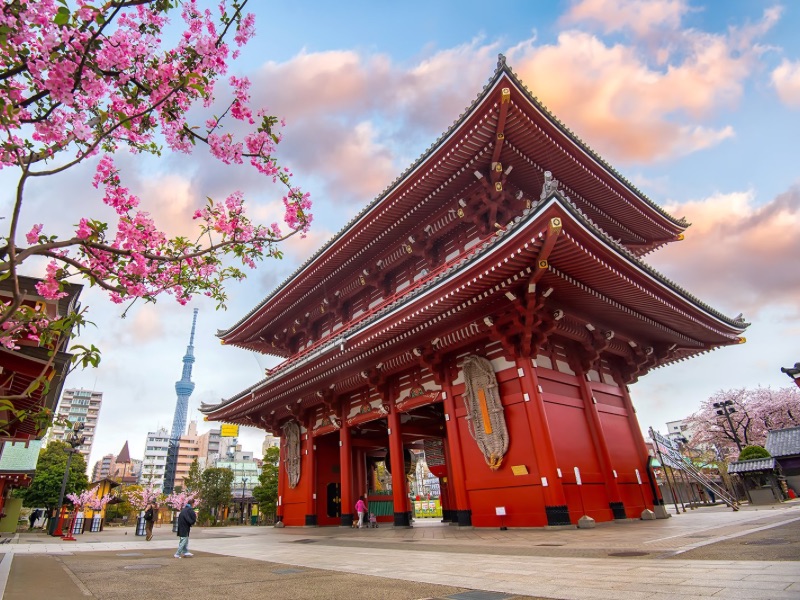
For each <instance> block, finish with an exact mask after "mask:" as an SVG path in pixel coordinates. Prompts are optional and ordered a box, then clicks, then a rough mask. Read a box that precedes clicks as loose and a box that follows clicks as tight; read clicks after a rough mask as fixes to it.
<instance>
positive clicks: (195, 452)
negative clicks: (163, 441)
mask: <svg viewBox="0 0 800 600" xmlns="http://www.w3.org/2000/svg"><path fill="white" fill-rule="evenodd" d="M199 438H200V436H198V435H197V421H191V422H190V423H189V428H188V430H187V432H186V435H183V436H181V438H180V440H179V442H178V461H177V463H176V467H175V487H176V488H178V487H180V488H181V489H184V483H183V480H184V478H185V477H186V476H187V475H188V474H189V469H190V468H191V466H192V463H193V462H194V461H197V462H198V464H199V463H200V439H199Z"/></svg>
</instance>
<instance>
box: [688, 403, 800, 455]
mask: <svg viewBox="0 0 800 600" xmlns="http://www.w3.org/2000/svg"><path fill="white" fill-rule="evenodd" d="M727 401H730V402H731V404H730V405H729V406H728V412H729V415H728V416H729V417H730V421H729V420H728V417H726V416H725V415H724V414H722V415H719V414H717V411H718V410H719V409H718V408H717V407H715V406H714V404H719V403H723V402H727ZM730 409H734V411H733V412H732V411H731V410H730ZM685 422H686V424H687V425H688V426H689V431H691V440H689V443H690V445H691V446H693V447H711V446H713V447H715V448H716V450H717V451H718V452H719V453H720V454H721V455H723V456H725V457H734V458H735V456H736V455H737V454H738V451H739V449H738V446H737V443H736V442H737V440H738V442H739V444H740V445H741V446H742V447H743V448H744V447H745V446H750V445H759V446H763V445H764V443H765V442H766V440H767V432H768V431H770V430H773V429H784V428H786V427H796V426H798V425H800V389H798V388H797V387H788V388H782V389H779V390H773V389H772V388H769V387H766V388H762V387H758V388H756V389H746V388H741V389H736V390H725V391H719V392H717V393H716V394H714V395H713V396H712V397H711V398H708V399H707V400H704V401H703V402H702V403H701V404H700V410H698V411H697V412H696V413H694V414H693V415H691V416H690V417H688V418H687V419H685Z"/></svg>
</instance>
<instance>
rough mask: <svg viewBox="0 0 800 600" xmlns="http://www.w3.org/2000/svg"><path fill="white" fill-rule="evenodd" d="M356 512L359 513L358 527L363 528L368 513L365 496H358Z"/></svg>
mask: <svg viewBox="0 0 800 600" xmlns="http://www.w3.org/2000/svg"><path fill="white" fill-rule="evenodd" d="M356 512H357V513H358V528H359V529H361V528H362V527H363V526H364V515H365V514H366V513H367V503H366V502H364V496H359V497H358V502H356Z"/></svg>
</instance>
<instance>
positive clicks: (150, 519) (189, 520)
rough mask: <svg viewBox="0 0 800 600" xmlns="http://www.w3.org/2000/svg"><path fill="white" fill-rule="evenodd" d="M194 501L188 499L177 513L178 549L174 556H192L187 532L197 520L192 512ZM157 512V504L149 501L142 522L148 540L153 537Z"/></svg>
mask: <svg viewBox="0 0 800 600" xmlns="http://www.w3.org/2000/svg"><path fill="white" fill-rule="evenodd" d="M193 505H194V502H193V501H192V500H189V502H187V503H186V506H184V507H183V508H182V509H181V512H180V513H179V514H178V550H177V551H176V552H175V558H183V557H185V556H194V554H192V553H191V552H189V532H190V531H191V529H192V526H193V525H194V524H195V523H196V522H197V515H196V514H195V512H194V506H193ZM157 514H158V506H157V505H156V504H155V503H153V502H151V503H150V504H148V505H147V508H145V510H144V523H145V532H146V538H145V539H146V540H147V541H148V542H149V541H150V540H151V539H153V523H155V520H156V515H157Z"/></svg>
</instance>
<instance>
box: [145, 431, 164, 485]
mask: <svg viewBox="0 0 800 600" xmlns="http://www.w3.org/2000/svg"><path fill="white" fill-rule="evenodd" d="M168 450H169V431H167V430H166V428H164V427H162V428H161V429H159V430H158V431H150V432H148V433H147V443H146V444H145V446H144V460H143V461H142V471H141V474H140V475H139V483H140V484H141V485H150V484H152V485H153V487H154V488H158V489H162V488H163V487H164V472H165V471H166V469H167V451H168Z"/></svg>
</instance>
